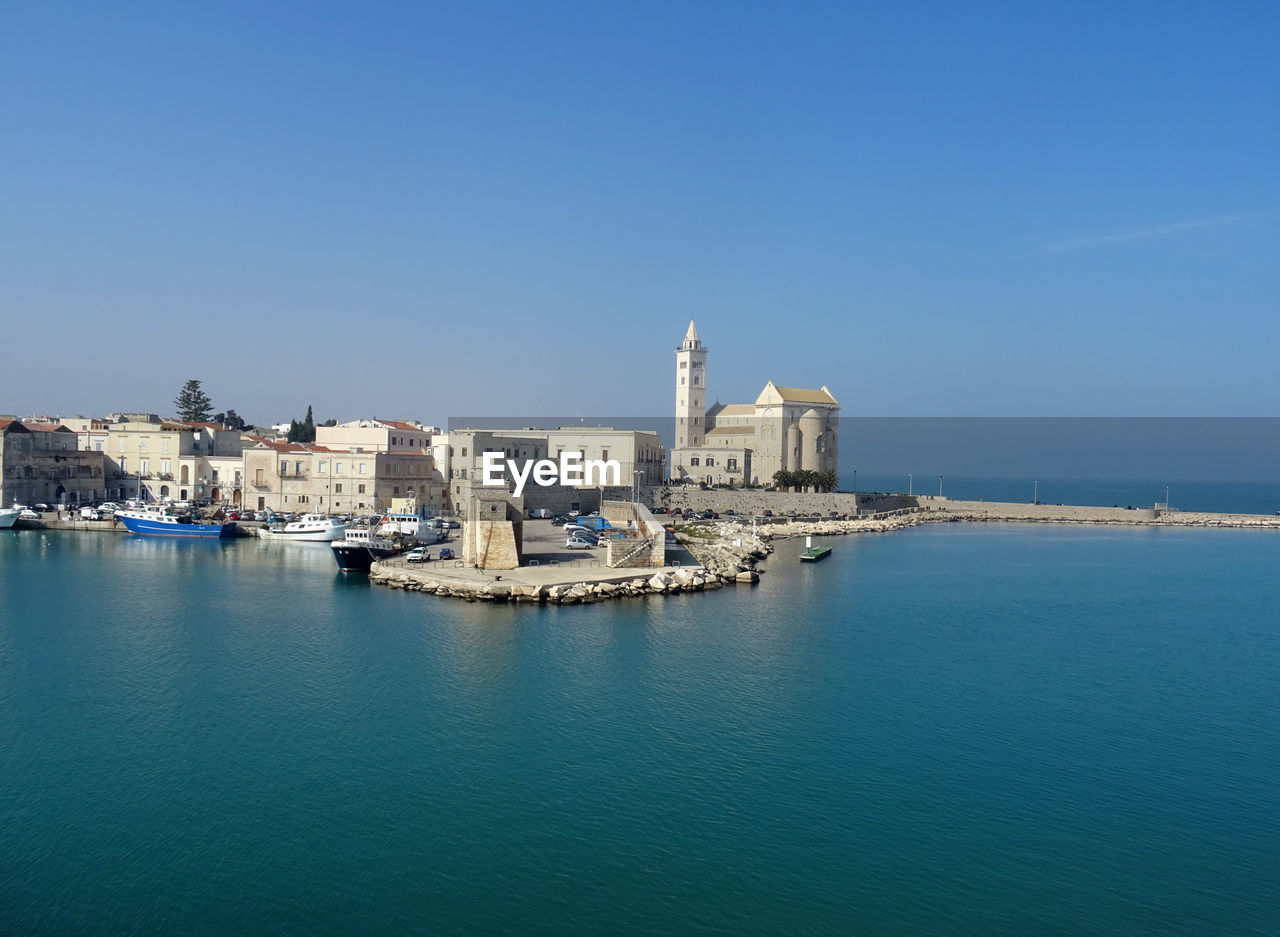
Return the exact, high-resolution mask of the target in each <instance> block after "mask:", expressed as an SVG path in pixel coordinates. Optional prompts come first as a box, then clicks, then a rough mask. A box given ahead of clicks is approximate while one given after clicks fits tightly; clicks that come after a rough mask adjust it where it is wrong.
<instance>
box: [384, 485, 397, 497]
mask: <svg viewBox="0 0 1280 937" xmlns="http://www.w3.org/2000/svg"><path fill="white" fill-rule="evenodd" d="M383 490H384V491H385V490H386V489H385V488H384V489H383ZM391 493H392V494H393V495H398V494H400V486H399V485H394V486H393V487H392V488H391Z"/></svg>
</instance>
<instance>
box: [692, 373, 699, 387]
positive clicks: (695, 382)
mask: <svg viewBox="0 0 1280 937" xmlns="http://www.w3.org/2000/svg"><path fill="white" fill-rule="evenodd" d="M693 386H694V387H697V386H698V375H696V374H695V375H694V376H693Z"/></svg>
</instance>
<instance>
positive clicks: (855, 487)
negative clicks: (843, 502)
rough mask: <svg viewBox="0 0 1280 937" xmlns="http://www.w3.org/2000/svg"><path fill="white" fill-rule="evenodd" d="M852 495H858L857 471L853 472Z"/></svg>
mask: <svg viewBox="0 0 1280 937" xmlns="http://www.w3.org/2000/svg"><path fill="white" fill-rule="evenodd" d="M853 493H854V494H857V493H858V470H857V469H854V470H853Z"/></svg>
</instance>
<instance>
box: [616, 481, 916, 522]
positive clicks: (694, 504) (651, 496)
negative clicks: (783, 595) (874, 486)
mask: <svg viewBox="0 0 1280 937" xmlns="http://www.w3.org/2000/svg"><path fill="white" fill-rule="evenodd" d="M641 501H643V502H644V503H645V504H649V505H653V506H654V507H665V508H670V509H672V510H677V509H679V510H684V509H686V508H688V509H690V510H694V511H706V510H713V511H719V512H721V513H723V512H725V511H727V510H729V509H730V508H732V509H733V510H735V511H737V512H738V513H739V514H743V515H746V516H750V515H752V514H760V513H762V512H763V511H765V510H770V511H773V513H774V514H786V513H787V512H788V511H795V512H796V513H797V514H805V515H813V514H822V515H827V514H830V513H831V512H832V511H835V512H836V513H837V514H850V515H852V514H857V513H859V512H861V513H862V514H879V513H883V512H885V511H897V510H901V509H902V508H909V507H915V506H916V498H915V497H912V496H910V495H899V494H882V493H877V492H859V493H857V494H854V493H853V492H847V491H836V492H826V493H819V492H808V491H800V492H796V491H763V490H759V489H751V488H708V489H702V488H697V487H693V486H687V485H671V486H666V487H653V488H645V489H643V490H642V492H641Z"/></svg>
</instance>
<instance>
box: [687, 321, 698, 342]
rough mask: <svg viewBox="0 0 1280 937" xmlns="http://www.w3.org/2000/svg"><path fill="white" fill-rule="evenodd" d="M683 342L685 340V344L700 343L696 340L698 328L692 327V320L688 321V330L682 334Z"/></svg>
mask: <svg viewBox="0 0 1280 937" xmlns="http://www.w3.org/2000/svg"><path fill="white" fill-rule="evenodd" d="M684 340H685V341H686V342H696V341H700V339H699V338H698V327H697V326H696V325H694V324H693V320H692V319H690V320H689V329H688V331H686V332H685V333H684Z"/></svg>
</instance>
